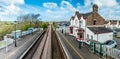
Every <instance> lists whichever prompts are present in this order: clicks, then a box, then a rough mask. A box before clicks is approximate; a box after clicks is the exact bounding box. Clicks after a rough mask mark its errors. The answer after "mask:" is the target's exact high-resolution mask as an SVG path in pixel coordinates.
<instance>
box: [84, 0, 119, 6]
mask: <svg viewBox="0 0 120 59" xmlns="http://www.w3.org/2000/svg"><path fill="white" fill-rule="evenodd" d="M91 3H93V4H97V5H98V6H99V7H114V6H118V2H117V1H116V0H85V6H88V5H90V4H91Z"/></svg>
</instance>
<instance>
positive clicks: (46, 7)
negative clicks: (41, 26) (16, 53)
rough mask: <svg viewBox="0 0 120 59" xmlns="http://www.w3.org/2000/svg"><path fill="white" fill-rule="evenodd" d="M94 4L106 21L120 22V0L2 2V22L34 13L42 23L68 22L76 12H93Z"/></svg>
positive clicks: (0, 1) (9, 0)
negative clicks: (38, 15)
mask: <svg viewBox="0 0 120 59" xmlns="http://www.w3.org/2000/svg"><path fill="white" fill-rule="evenodd" d="M93 4H97V5H98V7H99V10H98V12H99V14H100V15H101V16H102V17H103V18H104V19H106V20H108V19H110V20H111V19H113V20H120V0H0V20H1V21H14V20H16V19H17V16H20V15H25V14H29V13H34V14H40V19H41V20H42V21H68V20H70V17H71V16H73V15H74V14H75V11H79V12H80V13H88V12H91V11H92V6H93Z"/></svg>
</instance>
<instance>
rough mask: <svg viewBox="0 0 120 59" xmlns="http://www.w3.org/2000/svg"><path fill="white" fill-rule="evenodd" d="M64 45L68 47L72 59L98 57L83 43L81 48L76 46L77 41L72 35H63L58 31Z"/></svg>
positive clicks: (92, 58)
mask: <svg viewBox="0 0 120 59" xmlns="http://www.w3.org/2000/svg"><path fill="white" fill-rule="evenodd" d="M59 36H60V37H61V39H62V41H63V42H64V45H65V46H66V48H67V49H68V52H69V53H70V55H71V57H72V59H100V58H99V57H98V56H97V55H94V54H93V53H91V52H90V51H89V47H88V46H87V45H86V44H84V45H83V47H82V48H81V49H79V48H78V45H79V43H78V41H76V40H75V37H74V36H70V35H66V36H65V35H63V34H62V33H59Z"/></svg>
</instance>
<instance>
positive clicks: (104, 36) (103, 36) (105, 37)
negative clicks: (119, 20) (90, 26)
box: [98, 32, 113, 43]
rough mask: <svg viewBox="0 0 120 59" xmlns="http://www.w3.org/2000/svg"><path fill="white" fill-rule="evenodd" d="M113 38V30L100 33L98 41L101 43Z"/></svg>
mask: <svg viewBox="0 0 120 59" xmlns="http://www.w3.org/2000/svg"><path fill="white" fill-rule="evenodd" d="M112 39H113V32H110V33H102V34H98V41H99V42H101V43H103V42H105V41H107V40H112Z"/></svg>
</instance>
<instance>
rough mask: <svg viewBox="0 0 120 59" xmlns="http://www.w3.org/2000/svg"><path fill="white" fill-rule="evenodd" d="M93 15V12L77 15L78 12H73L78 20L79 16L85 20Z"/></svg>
mask: <svg viewBox="0 0 120 59" xmlns="http://www.w3.org/2000/svg"><path fill="white" fill-rule="evenodd" d="M91 14H93V12H89V13H84V14H83V13H79V12H78V11H76V12H75V15H76V16H77V17H78V19H79V20H80V19H81V16H83V18H84V19H86V18H87V17H88V16H89V15H91Z"/></svg>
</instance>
